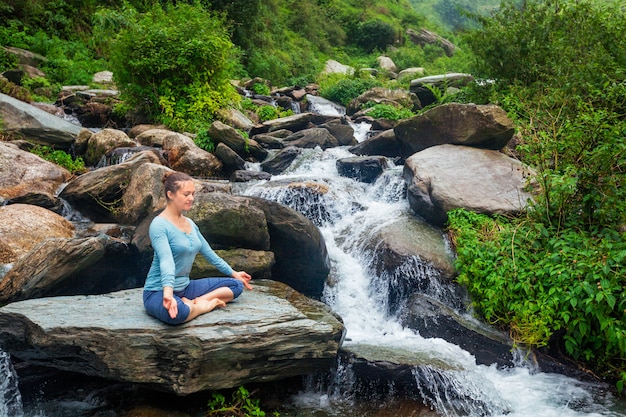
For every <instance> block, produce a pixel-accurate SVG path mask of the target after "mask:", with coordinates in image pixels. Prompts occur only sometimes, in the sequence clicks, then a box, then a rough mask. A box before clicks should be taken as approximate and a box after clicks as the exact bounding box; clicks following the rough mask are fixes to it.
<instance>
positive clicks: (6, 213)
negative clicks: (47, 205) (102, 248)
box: [0, 204, 75, 264]
mask: <svg viewBox="0 0 626 417" xmlns="http://www.w3.org/2000/svg"><path fill="white" fill-rule="evenodd" d="M74 232H75V230H74V226H73V225H72V223H70V222H69V221H67V220H65V219H64V218H63V217H61V216H59V215H58V214H56V213H53V212H52V211H50V210H46V209H44V208H41V207H38V206H33V205H28V204H10V205H6V206H0V236H2V240H1V241H0V263H3V264H6V263H12V262H15V261H17V260H18V259H19V258H21V257H22V256H24V255H25V254H27V253H28V252H30V251H31V250H32V249H33V248H34V247H35V246H36V245H37V244H39V243H40V242H42V241H44V240H46V239H52V238H69V237H72V236H73V235H74Z"/></svg>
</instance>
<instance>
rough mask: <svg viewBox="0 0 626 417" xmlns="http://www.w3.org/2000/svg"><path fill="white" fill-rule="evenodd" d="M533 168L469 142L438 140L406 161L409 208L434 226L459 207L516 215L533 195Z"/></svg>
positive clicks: (440, 223) (405, 174)
mask: <svg viewBox="0 0 626 417" xmlns="http://www.w3.org/2000/svg"><path fill="white" fill-rule="evenodd" d="M533 175H534V174H533V171H532V170H531V169H530V168H529V167H527V166H525V165H523V164H522V163H521V162H520V161H518V160H516V159H513V158H510V157H508V156H506V155H505V154H503V153H501V152H498V151H494V150H489V149H478V148H472V147H468V146H457V145H439V146H434V147H431V148H428V149H425V150H423V151H421V152H418V153H416V154H415V155H413V156H411V157H410V158H408V159H407V160H406V163H405V165H404V179H405V182H406V184H407V198H408V200H409V204H410V205H411V208H412V209H413V210H414V211H415V212H416V213H417V214H418V215H420V216H422V217H423V218H424V219H426V220H428V221H429V222H431V223H433V224H435V225H443V224H444V223H445V222H446V221H447V218H448V216H447V213H448V211H450V210H453V209H456V208H465V209H467V210H470V211H474V212H477V213H485V214H508V215H515V214H517V213H519V212H520V211H521V210H522V209H524V208H525V207H526V205H527V203H528V200H529V199H532V194H531V193H530V192H529V191H527V186H528V185H529V183H531V182H532V179H533Z"/></svg>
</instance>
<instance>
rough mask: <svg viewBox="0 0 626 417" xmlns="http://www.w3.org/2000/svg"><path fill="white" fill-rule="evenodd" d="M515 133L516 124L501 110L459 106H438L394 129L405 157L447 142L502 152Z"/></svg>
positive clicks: (482, 106)
mask: <svg viewBox="0 0 626 417" xmlns="http://www.w3.org/2000/svg"><path fill="white" fill-rule="evenodd" d="M514 131H515V128H514V126H513V121H512V120H511V119H510V118H509V117H508V116H507V114H506V112H505V111H504V110H502V109H501V108H500V107H498V106H494V105H476V104H459V103H449V104H443V105H441V106H437V107H434V108H432V109H430V110H428V111H426V112H424V113H422V114H419V115H417V116H414V117H411V118H409V119H405V120H402V121H400V123H398V124H397V125H396V127H395V128H394V132H395V134H396V139H397V140H398V142H399V143H400V146H401V148H402V152H403V157H405V158H408V157H409V156H410V155H412V154H414V153H415V152H419V151H421V150H423V149H426V148H428V147H430V146H436V145H443V144H446V143H451V144H455V145H467V146H475V147H477V148H487V149H496V150H498V149H502V148H503V147H504V146H505V145H506V144H507V142H508V141H509V140H510V139H511V138H512V137H513V133H514Z"/></svg>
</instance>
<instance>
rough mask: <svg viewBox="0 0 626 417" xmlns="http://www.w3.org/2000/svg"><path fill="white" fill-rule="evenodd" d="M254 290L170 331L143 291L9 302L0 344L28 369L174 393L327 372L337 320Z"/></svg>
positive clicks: (284, 295) (296, 300)
mask: <svg viewBox="0 0 626 417" xmlns="http://www.w3.org/2000/svg"><path fill="white" fill-rule="evenodd" d="M253 284H254V286H255V289H254V290H252V291H246V292H244V293H243V294H242V295H241V296H240V297H239V298H238V299H237V300H236V301H235V302H233V303H230V304H229V305H228V306H227V307H225V308H222V309H217V310H214V311H212V312H210V313H208V314H204V315H202V316H200V317H198V318H196V319H194V320H192V321H191V322H189V323H186V324H183V325H181V326H176V327H172V326H168V325H166V324H163V323H161V322H159V321H158V320H156V319H154V318H152V317H150V316H148V315H147V314H146V313H145V311H144V309H143V306H142V303H141V292H142V290H141V289H132V290H125V291H120V292H114V293H110V294H106V295H98V296H71V297H54V298H45V299H33V300H27V301H22V302H17V303H12V304H9V305H6V306H4V307H2V308H0V346H1V347H2V349H3V350H6V351H7V352H9V353H11V354H12V355H14V356H15V357H17V358H20V359H22V360H26V361H28V362H29V363H30V364H33V365H43V366H47V367H52V368H57V369H63V370H68V371H73V372H78V373H82V374H86V375H94V376H99V377H103V378H108V379H111V380H117V381H127V382H133V383H138V384H142V385H144V386H146V387H151V388H155V389H158V390H161V391H168V392H174V393H177V394H180V395H185V394H190V393H194V392H199V391H204V390H215V389H225V388H233V387H238V386H240V385H247V384H253V383H255V382H267V381H276V380H281V379H287V378H290V377H293V376H297V375H306V374H309V373H313V372H316V371H321V372H326V371H328V370H329V369H330V368H331V367H332V366H333V364H334V363H335V358H336V355H337V351H338V349H339V347H340V345H341V341H342V338H343V334H344V327H343V324H342V323H341V321H340V319H339V318H338V317H337V316H335V315H334V314H333V313H332V312H331V311H330V309H329V308H328V307H327V306H325V305H324V304H322V303H320V302H318V301H315V300H311V299H309V298H307V297H304V296H302V295H301V294H299V293H297V292H296V291H294V290H292V289H291V288H289V287H288V286H286V285H284V284H280V283H278V282H274V281H264V280H261V281H255V282H254V283H253Z"/></svg>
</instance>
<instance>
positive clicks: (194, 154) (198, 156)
mask: <svg viewBox="0 0 626 417" xmlns="http://www.w3.org/2000/svg"><path fill="white" fill-rule="evenodd" d="M163 152H164V154H165V155H167V160H168V162H169V166H170V167H171V168H172V169H173V170H175V171H181V172H184V173H187V174H189V175H191V176H192V177H200V178H212V177H215V176H218V174H220V173H221V171H222V168H223V164H222V162H221V161H220V160H219V159H218V158H217V156H215V155H213V154H212V153H210V152H207V151H205V150H204V149H202V148H200V147H199V146H198V145H196V144H195V142H194V141H193V139H191V138H190V137H188V136H186V135H183V134H182V133H172V134H170V135H167V136H165V138H164V139H163Z"/></svg>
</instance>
